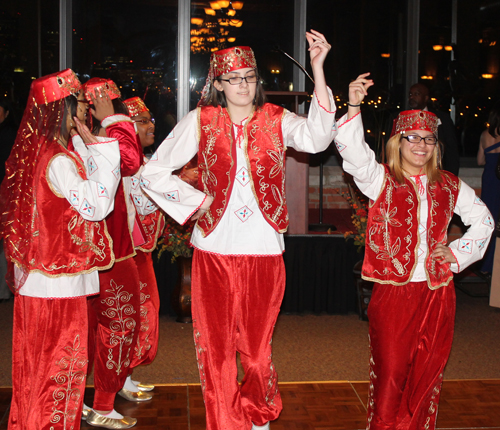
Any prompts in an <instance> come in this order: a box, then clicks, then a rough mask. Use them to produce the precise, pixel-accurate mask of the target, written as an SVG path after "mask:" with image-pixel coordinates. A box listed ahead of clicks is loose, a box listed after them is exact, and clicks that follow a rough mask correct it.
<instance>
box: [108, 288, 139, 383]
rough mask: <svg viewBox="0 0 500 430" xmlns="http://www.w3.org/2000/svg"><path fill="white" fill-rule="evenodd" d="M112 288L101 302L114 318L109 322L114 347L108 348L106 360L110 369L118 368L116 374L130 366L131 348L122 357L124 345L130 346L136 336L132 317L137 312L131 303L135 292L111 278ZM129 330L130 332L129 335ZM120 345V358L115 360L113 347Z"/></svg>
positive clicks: (111, 343) (109, 316)
mask: <svg viewBox="0 0 500 430" xmlns="http://www.w3.org/2000/svg"><path fill="white" fill-rule="evenodd" d="M110 284H111V289H109V290H106V292H107V293H110V296H109V297H106V298H105V299H103V300H101V303H103V304H106V305H107V306H108V309H106V310H105V311H104V312H103V313H102V314H103V315H105V316H106V317H108V318H110V319H113V320H112V321H111V322H110V323H109V328H110V329H111V336H110V338H109V343H110V345H112V348H109V349H108V361H107V362H106V367H107V368H108V369H110V370H111V369H113V367H115V368H116V374H117V375H119V374H120V373H121V371H122V370H123V369H122V367H125V368H126V367H128V366H129V364H130V358H129V354H130V349H129V348H127V354H126V355H125V357H122V354H123V348H124V346H130V345H131V344H132V340H133V337H134V331H135V325H136V323H135V320H134V319H133V318H132V317H130V315H133V314H135V313H136V311H135V310H134V307H133V306H132V305H131V304H130V303H129V302H130V299H131V298H132V297H133V294H130V293H129V292H127V291H122V290H123V285H120V286H118V285H116V282H115V281H114V280H111V282H110ZM127 332H128V333H129V334H128V335H127ZM116 346H118V358H117V360H116V361H115V360H113V349H114V348H115V347H116Z"/></svg>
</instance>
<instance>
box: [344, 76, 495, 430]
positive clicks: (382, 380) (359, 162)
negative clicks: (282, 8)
mask: <svg viewBox="0 0 500 430" xmlns="http://www.w3.org/2000/svg"><path fill="white" fill-rule="evenodd" d="M368 76H369V73H365V74H362V75H360V76H359V77H358V79H356V80H355V81H354V82H352V83H351V84H350V86H349V103H348V105H349V107H348V113H347V115H345V116H344V117H343V118H342V119H341V120H340V121H339V124H338V127H339V132H338V135H337V137H336V138H335V143H336V145H337V148H338V150H339V152H340V155H341V156H342V158H343V159H344V163H343V168H344V170H345V171H346V172H348V173H350V174H351V175H353V177H354V180H355V182H356V184H357V186H358V187H359V189H360V190H361V191H362V192H363V193H364V194H365V195H366V196H367V197H368V198H369V199H371V205H370V208H369V212H368V225H367V229H366V232H367V233H366V247H365V258H364V261H363V268H362V277H363V279H365V280H368V281H373V282H374V283H375V284H374V287H373V294H372V298H371V301H370V304H369V307H368V319H369V324H370V326H369V333H370V348H371V358H370V390H369V401H368V419H367V428H368V429H371V430H378V429H423V428H426V429H434V428H435V425H436V416H437V409H438V404H439V396H440V392H441V384H442V380H443V371H444V367H445V365H446V362H447V361H448V356H449V354H450V349H451V344H452V339H453V328H454V320H455V290H454V286H453V273H457V272H459V271H461V270H463V269H464V268H466V267H467V266H468V265H470V264H471V263H473V262H474V261H477V260H479V259H480V258H481V257H482V255H483V254H484V252H485V249H486V247H487V246H488V242H489V240H490V236H491V233H492V231H493V227H494V221H493V219H492V217H491V214H490V212H489V211H488V209H487V207H486V206H485V204H484V203H483V202H482V201H481V200H480V199H479V198H478V197H477V196H476V195H475V193H474V190H473V189H472V188H470V187H469V186H468V185H467V184H465V183H464V182H462V181H461V180H460V179H459V178H458V177H456V176H455V175H453V174H452V173H449V172H445V171H442V170H440V169H439V163H440V153H441V149H440V144H439V141H438V136H437V127H438V118H437V117H436V115H434V114H433V113H431V112H428V111H420V110H411V111H404V112H401V113H400V114H399V115H398V117H397V119H396V121H395V123H394V128H393V133H392V134H393V136H392V137H391V138H390V139H389V141H388V142H387V150H386V154H387V160H388V164H387V165H383V164H379V163H378V162H377V161H376V159H375V154H374V153H373V151H372V150H371V149H370V148H369V146H368V145H367V144H366V142H365V141H364V130H363V123H362V121H361V115H360V105H361V102H362V101H363V99H364V98H365V96H366V95H367V90H368V88H369V87H371V86H372V85H373V81H372V80H370V79H368ZM454 213H456V214H458V215H459V216H460V217H461V218H462V221H463V223H464V224H465V225H468V226H470V227H469V229H468V230H467V232H466V233H465V234H464V235H463V236H462V237H461V238H460V239H458V240H455V241H453V242H452V243H450V244H449V245H448V246H447V245H446V242H447V229H448V226H449V223H450V221H451V218H452V216H453V214H454Z"/></svg>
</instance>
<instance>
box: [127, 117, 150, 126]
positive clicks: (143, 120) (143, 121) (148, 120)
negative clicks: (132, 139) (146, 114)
mask: <svg viewBox="0 0 500 430" xmlns="http://www.w3.org/2000/svg"><path fill="white" fill-rule="evenodd" d="M132 121H134V122H139V123H141V124H143V125H148V124H149V123H151V124H153V125H155V119H154V118H151V119H149V118H141V119H133V120H132Z"/></svg>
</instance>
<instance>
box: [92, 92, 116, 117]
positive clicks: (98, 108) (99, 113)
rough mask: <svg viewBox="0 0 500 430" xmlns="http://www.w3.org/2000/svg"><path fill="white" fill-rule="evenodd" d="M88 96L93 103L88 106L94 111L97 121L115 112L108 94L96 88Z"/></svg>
mask: <svg viewBox="0 0 500 430" xmlns="http://www.w3.org/2000/svg"><path fill="white" fill-rule="evenodd" d="M90 98H91V100H92V103H93V104H92V105H91V106H90V108H91V109H92V110H93V111H94V112H93V114H94V116H95V118H96V119H97V120H98V121H102V120H103V119H104V118H106V117H107V116H110V115H113V114H114V113H115V109H114V107H113V103H112V101H111V99H110V98H109V94H106V93H104V94H103V93H102V92H98V91H97V89H96V90H95V92H94V94H92V93H90Z"/></svg>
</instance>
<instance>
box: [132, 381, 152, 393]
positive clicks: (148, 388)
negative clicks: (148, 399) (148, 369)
mask: <svg viewBox="0 0 500 430" xmlns="http://www.w3.org/2000/svg"><path fill="white" fill-rule="evenodd" d="M135 385H136V386H137V388H139V390H141V391H153V390H154V389H155V386H154V385H153V384H143V383H142V382H138V383H137V384H135Z"/></svg>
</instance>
